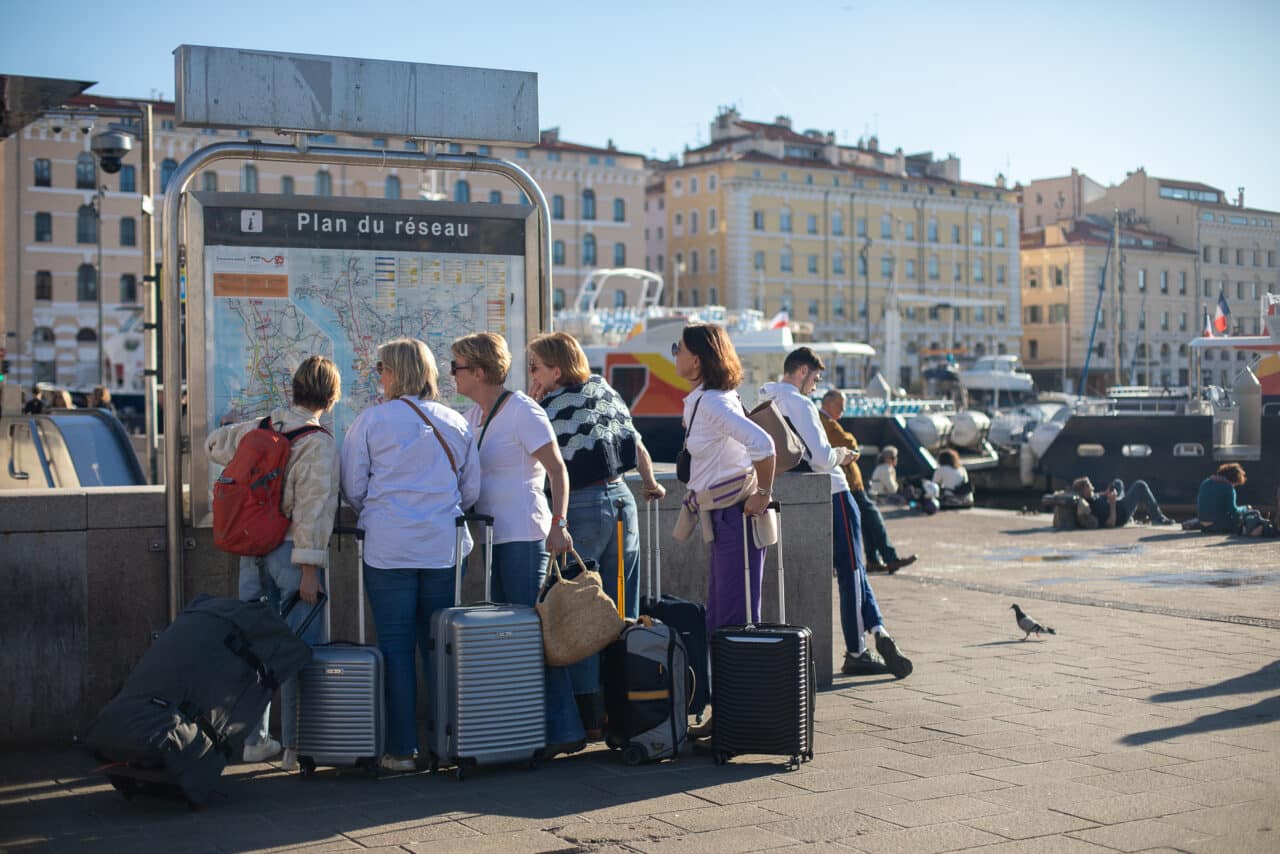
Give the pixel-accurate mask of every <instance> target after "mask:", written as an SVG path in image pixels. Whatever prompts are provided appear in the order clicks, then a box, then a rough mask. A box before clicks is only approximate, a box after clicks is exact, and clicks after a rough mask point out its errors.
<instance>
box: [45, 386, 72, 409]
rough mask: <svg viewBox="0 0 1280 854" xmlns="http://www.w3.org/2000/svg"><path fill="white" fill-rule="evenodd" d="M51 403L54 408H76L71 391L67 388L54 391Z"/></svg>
mask: <svg viewBox="0 0 1280 854" xmlns="http://www.w3.org/2000/svg"><path fill="white" fill-rule="evenodd" d="M50 405H51V406H53V408H54V409H75V408H76V405H75V404H74V403H72V402H71V392H69V391H67V390H66V389H61V388H60V389H58V390H57V391H55V392H54V393H53V400H52V401H50Z"/></svg>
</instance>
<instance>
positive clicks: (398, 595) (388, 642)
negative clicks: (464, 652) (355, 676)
mask: <svg viewBox="0 0 1280 854" xmlns="http://www.w3.org/2000/svg"><path fill="white" fill-rule="evenodd" d="M453 572H454V570H453V567H451V566H450V567H446V568H444V569H379V568H377V567H376V566H370V565H369V564H368V563H365V565H364V589H365V592H366V593H367V594H368V596H369V607H370V608H371V609H372V610H373V624H374V626H376V627H377V629H378V649H380V650H382V659H383V664H384V666H385V667H386V674H385V679H384V682H385V685H386V695H385V699H386V703H387V752H388V753H389V754H391V755H392V756H412V755H413V754H414V753H416V752H417V751H418V716H417V708H418V684H417V677H416V675H415V670H414V659H413V656H414V645H415V644H416V645H417V648H418V650H420V651H421V653H422V670H423V678H424V679H425V680H426V683H427V684H428V685H434V684H435V683H434V681H433V676H434V674H433V673H432V672H431V656H430V655H428V653H427V637H428V634H429V632H430V629H431V615H432V614H434V613H435V612H436V611H438V610H439V609H441V608H450V607H452V606H453V605H454V601H453Z"/></svg>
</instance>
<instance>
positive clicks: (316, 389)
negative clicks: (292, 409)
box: [293, 356, 342, 409]
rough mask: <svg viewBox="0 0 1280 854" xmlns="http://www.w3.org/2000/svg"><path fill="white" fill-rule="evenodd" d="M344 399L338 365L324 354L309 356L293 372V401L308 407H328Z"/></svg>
mask: <svg viewBox="0 0 1280 854" xmlns="http://www.w3.org/2000/svg"><path fill="white" fill-rule="evenodd" d="M341 399H342V376H341V375H340V374H339V373H338V366H337V365H335V364H334V363H333V361H332V360H331V359H326V358H325V357H324V356H308V357H307V358H306V359H304V360H303V362H302V364H301V365H299V366H298V370H296V371H294V372H293V402H294V405H296V406H302V407H305V408H307V409H328V408H329V407H330V406H332V405H333V404H335V403H337V402H338V401H339V400H341Z"/></svg>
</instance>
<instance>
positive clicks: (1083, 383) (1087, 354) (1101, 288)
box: [1079, 211, 1120, 395]
mask: <svg viewBox="0 0 1280 854" xmlns="http://www.w3.org/2000/svg"><path fill="white" fill-rule="evenodd" d="M1119 222H1120V212H1119V211H1116V224H1117V227H1116V228H1115V229H1113V230H1112V232H1111V241H1110V242H1109V243H1108V244H1107V254H1106V255H1104V256H1103V258H1102V271H1101V272H1099V273H1098V301H1097V302H1095V303H1094V305H1093V326H1092V327H1090V329H1089V349H1087V350H1085V351H1084V369H1083V370H1081V372H1080V389H1079V393H1080V394H1082V395H1083V394H1087V393H1088V389H1089V362H1090V361H1091V360H1092V359H1093V342H1094V339H1095V338H1096V337H1097V335H1098V318H1099V317H1100V316H1101V314H1102V295H1103V294H1104V293H1105V292H1106V290H1107V265H1108V264H1109V263H1110V262H1111V249H1112V247H1114V246H1115V245H1116V244H1117V243H1118V242H1119V240H1118V237H1119V233H1120V229H1119ZM1119 322H1120V321H1119V318H1117V317H1115V316H1112V318H1111V324H1112V327H1113V328H1114V327H1115V326H1116V325H1118V324H1119ZM1111 358H1112V359H1116V358H1118V354H1117V353H1116V351H1115V350H1114V349H1113V350H1112V352H1111Z"/></svg>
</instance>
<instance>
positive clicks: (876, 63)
mask: <svg viewBox="0 0 1280 854" xmlns="http://www.w3.org/2000/svg"><path fill="white" fill-rule="evenodd" d="M0 20H3V21H4V25H3V27H2V28H0V73H9V74H30V75H37V76H47V77H65V78H72V79H80V80H93V81H97V85H96V86H95V87H94V88H93V89H91V90H89V91H90V92H91V93H96V94H100V95H114V96H126V97H148V96H152V95H158V96H162V97H164V98H166V99H172V97H173V90H174V79H173V57H172V52H173V49H174V48H175V47H176V46H178V45H179V44H202V45H216V46H220V47H238V48H252V49H258V50H273V51H281V52H290V53H313V54H327V55H336V56H350V57H361V58H368V59H388V60H400V61H408V62H427V63H440V64H446V65H469V66H479V67H489V68H509V69H516V70H521V71H534V72H537V73H538V84H539V85H538V89H539V119H540V124H541V126H542V127H544V128H546V127H553V126H558V127H559V128H560V129H561V138H562V139H566V140H569V141H573V142H580V143H585V144H590V145H604V144H606V143H607V142H608V141H609V140H613V142H614V143H615V144H616V145H617V146H618V148H620V149H622V150H624V151H634V152H639V153H641V154H645V155H647V156H652V157H662V158H665V157H668V156H671V155H677V154H679V153H680V152H681V151H682V150H683V149H685V148H686V147H688V148H694V147H697V146H698V145H699V144H702V143H705V142H707V141H708V137H709V130H708V125H709V123H710V122H711V120H712V119H713V118H714V116H715V114H716V112H717V108H718V107H720V106H722V105H735V106H736V107H737V108H738V109H739V111H740V112H741V113H742V115H743V117H744V118H748V119H754V120H764V121H771V120H772V119H773V118H774V117H775V116H777V115H787V116H790V117H791V119H792V121H793V123H794V125H793V126H794V127H795V128H796V129H797V130H804V129H808V128H816V129H819V130H823V131H828V130H831V131H835V132H836V135H837V138H838V140H839V141H840V142H842V143H849V144H852V143H855V142H856V141H857V140H858V138H859V137H862V136H864V135H869V134H871V133H876V134H877V135H878V136H879V140H880V145H881V148H887V149H889V150H892V149H895V148H898V147H902V149H903V150H904V151H906V152H907V153H915V152H919V151H933V152H934V153H935V155H937V156H943V155H946V154H948V153H954V154H955V155H957V156H958V157H959V158H960V159H961V169H962V171H961V177H962V178H964V179H965V180H969V181H977V182H983V183H992V182H994V180H995V177H996V175H997V173H1003V174H1004V175H1006V176H1007V177H1008V179H1009V181H1010V183H1011V184H1012V183H1013V182H1014V181H1021V182H1023V183H1026V182H1028V181H1030V180H1033V179H1036V178H1046V177H1053V176H1058V175H1064V174H1067V173H1069V172H1070V170H1071V168H1072V167H1073V166H1074V167H1076V168H1078V169H1080V170H1081V171H1082V172H1084V173H1085V174H1086V175H1088V176H1089V177H1091V178H1093V179H1094V180H1095V181H1098V182H1100V183H1102V184H1104V185H1108V184H1112V183H1118V182H1120V181H1123V180H1124V178H1125V175H1126V173H1127V172H1129V171H1131V170H1134V169H1136V168H1138V167H1140V166H1141V167H1145V168H1146V170H1147V172H1148V174H1150V175H1153V176H1159V177H1164V178H1178V179H1182V180H1195V181H1202V182H1204V183H1207V184H1211V185H1213V186H1215V187H1218V188H1219V189H1222V190H1223V191H1225V192H1226V194H1227V197H1228V198H1231V199H1234V198H1235V196H1236V193H1237V188H1238V187H1241V186H1243V187H1245V201H1246V203H1247V204H1248V205H1249V206H1250V207H1260V208H1266V209H1270V210H1280V160H1278V159H1277V156H1276V152H1277V151H1278V150H1280V149H1278V148H1277V143H1276V141H1277V139H1280V91H1278V90H1277V84H1278V83H1280V50H1277V49H1276V45H1277V43H1278V42H1280V2H1277V0H1199V2H1185V0H1164V2H1152V0H1119V2H1117V0H1110V2H1096V0H1075V2H1057V3H1040V2H1025V0H1023V2H994V0H969V1H968V2H964V3H956V2H954V0H952V2H937V0H916V2H913V3H910V4H892V3H887V2H884V0H873V2H868V0H812V1H811V2H809V3H805V4H787V3H778V2H776V0H769V2H761V0H738V2H725V0H701V2H688V0H686V2H683V3H676V2H666V0H661V1H660V2H650V3H647V4H642V3H634V2H632V3H625V4H624V3H608V2H600V0H596V2H585V3H584V2H556V0H551V2H548V3H533V2H528V0H525V2H508V0H491V2H488V3H441V2H438V0H437V2H431V0H416V2H411V1H410V0H377V2H352V0H347V2H333V0H311V2H306V3H300V2H294V0H255V2H246V0H216V2H210V3H178V2H173V0H165V2H158V0H129V2H127V3H120V4H112V3H110V2H103V0H93V2H86V0H40V2H36V0H0Z"/></svg>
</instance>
